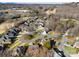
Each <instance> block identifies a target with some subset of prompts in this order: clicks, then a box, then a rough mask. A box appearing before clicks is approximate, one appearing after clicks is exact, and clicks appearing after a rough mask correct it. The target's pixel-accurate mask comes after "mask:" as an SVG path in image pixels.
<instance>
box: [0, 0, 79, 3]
mask: <svg viewBox="0 0 79 59" xmlns="http://www.w3.org/2000/svg"><path fill="white" fill-rule="evenodd" d="M72 1H75V2H76V1H79V0H0V2H4V3H5V2H8V3H10V2H15V3H65V2H72Z"/></svg>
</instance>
